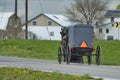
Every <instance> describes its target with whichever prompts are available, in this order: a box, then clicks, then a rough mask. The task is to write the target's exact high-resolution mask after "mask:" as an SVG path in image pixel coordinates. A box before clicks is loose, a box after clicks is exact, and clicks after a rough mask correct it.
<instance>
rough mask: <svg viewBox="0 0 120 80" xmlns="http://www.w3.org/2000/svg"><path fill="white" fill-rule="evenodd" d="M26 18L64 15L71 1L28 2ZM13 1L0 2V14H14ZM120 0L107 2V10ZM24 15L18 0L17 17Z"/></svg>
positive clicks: (23, 4) (23, 2)
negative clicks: (40, 15) (45, 14)
mask: <svg viewBox="0 0 120 80" xmlns="http://www.w3.org/2000/svg"><path fill="white" fill-rule="evenodd" d="M28 1H29V3H28V8H29V9H28V16H29V18H33V17H35V16H37V15H38V14H40V13H51V14H64V13H65V7H70V4H71V3H72V2H73V0H28ZM14 3H15V0H0V12H14ZM119 3H120V0H109V5H108V7H109V9H115V8H116V6H117V5H118V4H119ZM24 15H25V0H18V16H20V17H24Z"/></svg>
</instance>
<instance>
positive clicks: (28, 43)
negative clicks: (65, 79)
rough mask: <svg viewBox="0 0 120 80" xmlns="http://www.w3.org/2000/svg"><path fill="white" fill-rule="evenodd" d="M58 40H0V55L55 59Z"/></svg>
mask: <svg viewBox="0 0 120 80" xmlns="http://www.w3.org/2000/svg"><path fill="white" fill-rule="evenodd" d="M58 46H59V42H58V41H47V40H1V41H0V55H5V56H18V57H25V58H38V59H50V60H56V58H57V48H58Z"/></svg>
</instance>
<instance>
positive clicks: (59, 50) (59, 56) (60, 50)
mask: <svg viewBox="0 0 120 80" xmlns="http://www.w3.org/2000/svg"><path fill="white" fill-rule="evenodd" d="M58 63H59V64H61V63H62V48H61V47H59V48H58Z"/></svg>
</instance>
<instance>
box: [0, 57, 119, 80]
mask: <svg viewBox="0 0 120 80" xmlns="http://www.w3.org/2000/svg"><path fill="white" fill-rule="evenodd" d="M0 66H9V67H20V68H30V69H34V70H43V71H49V72H53V71H59V72H62V73H66V74H80V75H84V74H90V75H91V76H93V77H101V78H104V79H105V80H120V66H105V65H100V66H97V65H90V66H89V65H88V64H78V63H71V64H70V65H67V64H66V63H62V64H58V62H57V61H47V60H36V59H25V58H17V57H5V56H0Z"/></svg>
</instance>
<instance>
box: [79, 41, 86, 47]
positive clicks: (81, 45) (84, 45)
mask: <svg viewBox="0 0 120 80" xmlns="http://www.w3.org/2000/svg"><path fill="white" fill-rule="evenodd" d="M80 47H82V48H87V47H88V45H87V43H86V42H85V41H82V42H81V44H80Z"/></svg>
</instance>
